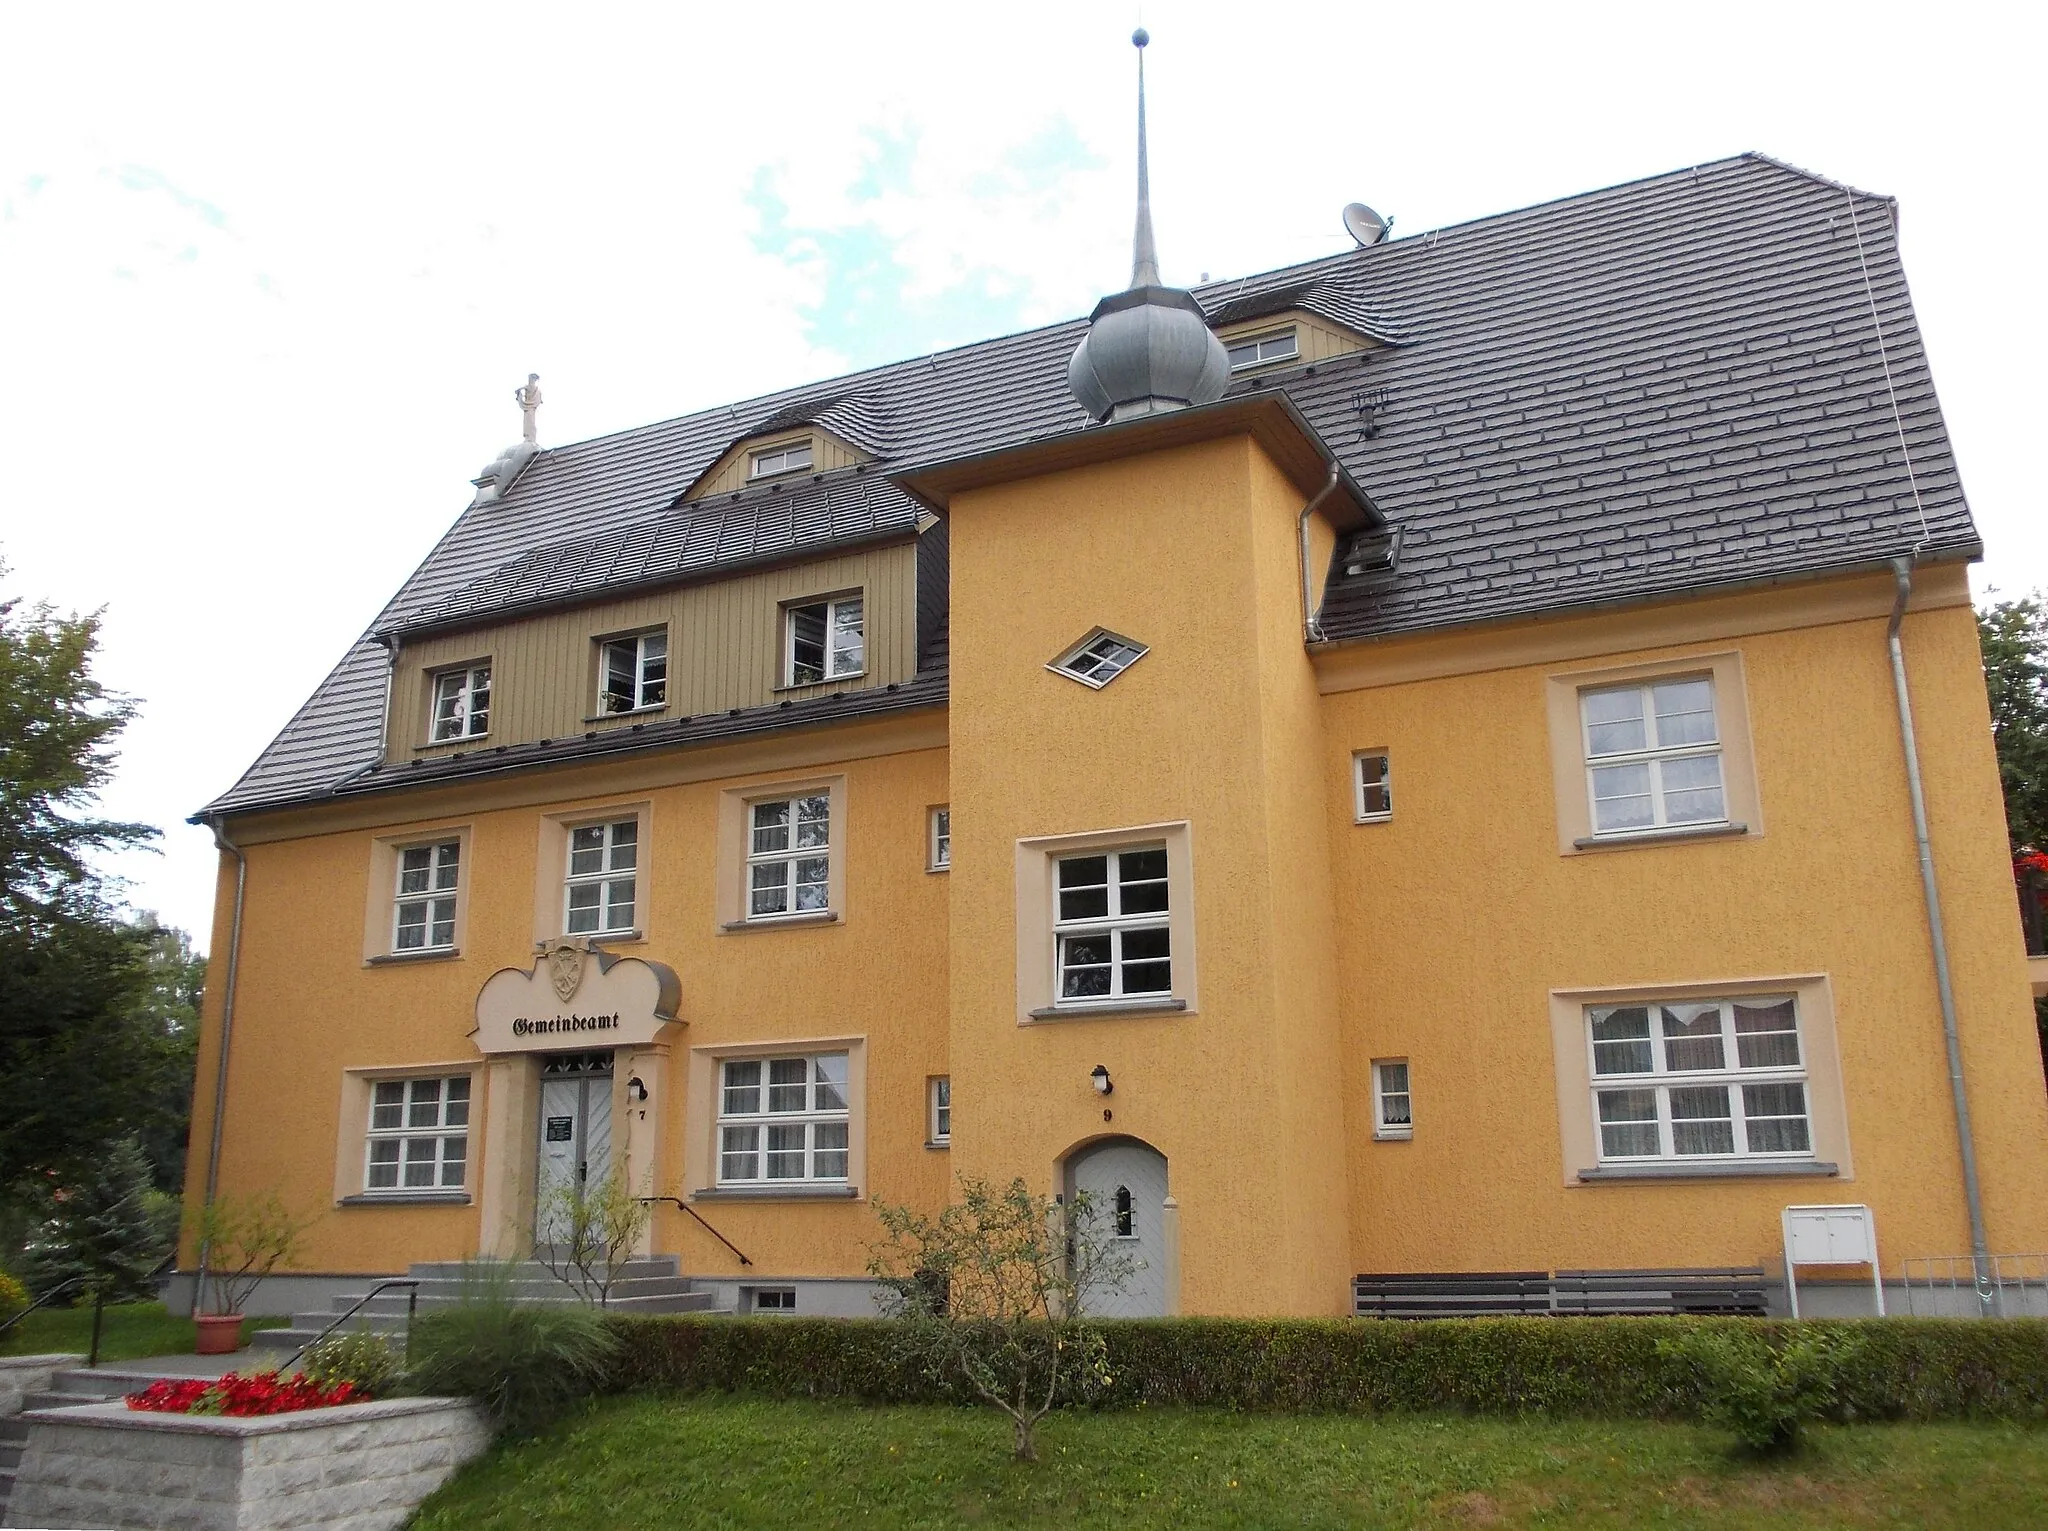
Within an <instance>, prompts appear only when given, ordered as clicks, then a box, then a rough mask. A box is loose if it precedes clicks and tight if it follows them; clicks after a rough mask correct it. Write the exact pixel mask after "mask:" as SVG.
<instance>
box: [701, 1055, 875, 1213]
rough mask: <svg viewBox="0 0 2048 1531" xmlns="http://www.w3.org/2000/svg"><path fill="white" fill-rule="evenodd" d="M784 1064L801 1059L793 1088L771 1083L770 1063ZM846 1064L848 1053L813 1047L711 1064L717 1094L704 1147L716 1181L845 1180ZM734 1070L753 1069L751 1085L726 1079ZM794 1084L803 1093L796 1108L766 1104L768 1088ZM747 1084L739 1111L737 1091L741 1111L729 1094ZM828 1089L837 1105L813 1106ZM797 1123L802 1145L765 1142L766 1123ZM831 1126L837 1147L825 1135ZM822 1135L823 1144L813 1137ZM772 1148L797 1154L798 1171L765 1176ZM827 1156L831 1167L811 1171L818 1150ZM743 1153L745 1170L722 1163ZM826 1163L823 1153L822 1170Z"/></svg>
mask: <svg viewBox="0 0 2048 1531" xmlns="http://www.w3.org/2000/svg"><path fill="white" fill-rule="evenodd" d="M790 1063H801V1064H803V1065H804V1080H803V1083H802V1085H801V1086H798V1085H796V1084H794V1083H789V1082H784V1083H782V1084H776V1083H774V1082H773V1080H774V1076H775V1073H776V1068H775V1065H776V1064H785V1065H787V1064H790ZM834 1064H836V1066H837V1072H838V1078H837V1079H836V1080H835V1079H832V1078H831V1077H830V1074H831V1071H832V1067H833V1065H834ZM852 1068H853V1060H852V1056H851V1054H850V1053H848V1052H847V1051H845V1050H843V1049H835V1050H830V1051H824V1052H815V1053H765V1054H752V1055H748V1056H744V1057H737V1058H721V1059H720V1060H719V1062H718V1073H717V1076H716V1078H715V1079H714V1081H713V1087H714V1088H715V1089H716V1090H717V1092H718V1095H717V1104H718V1127H717V1135H716V1136H715V1138H714V1139H713V1141H712V1147H711V1151H712V1164H713V1169H714V1173H715V1175H716V1184H718V1185H719V1186H722V1187H723V1186H739V1187H758V1186H789V1185H799V1186H801V1185H824V1186H843V1185H845V1184H847V1183H848V1174H849V1171H850V1169H851V1166H852V1163H853V1159H852V1154H853V1111H852V1106H853V1085H852ZM735 1069H754V1070H756V1071H757V1072H756V1074H755V1076H754V1079H753V1081H752V1083H751V1084H749V1083H747V1082H745V1081H735V1080H734V1079H733V1078H732V1071H733V1070H735ZM797 1088H801V1089H802V1090H803V1092H804V1094H803V1106H802V1108H801V1109H795V1110H792V1109H783V1110H775V1109H773V1107H774V1102H775V1094H774V1092H775V1091H776V1090H777V1089H782V1090H785V1091H786V1090H791V1089H797ZM748 1089H751V1090H752V1091H753V1109H751V1110H748V1109H744V1105H745V1102H744V1097H740V1098H739V1104H740V1105H741V1109H737V1110H735V1109H733V1106H734V1104H735V1096H734V1093H733V1092H734V1091H739V1090H748ZM828 1089H836V1091H837V1093H838V1097H839V1104H838V1105H837V1106H832V1105H830V1104H829V1103H828V1104H826V1105H823V1106H821V1105H820V1104H819V1102H820V1101H821V1100H825V1101H828V1102H829V1099H830V1097H829V1096H828V1095H826V1094H825V1091H826V1090H828ZM798 1126H800V1127H802V1128H803V1147H802V1148H801V1149H789V1148H782V1149H774V1148H771V1147H770V1141H771V1140H770V1137H769V1129H770V1128H776V1127H779V1128H785V1129H786V1128H790V1127H798ZM834 1127H836V1128H838V1129H839V1130H838V1133H837V1137H838V1139H839V1141H838V1143H837V1144H836V1145H835V1144H833V1143H832V1142H831V1141H830V1139H831V1137H832V1136H833V1135H834V1134H833V1133H832V1132H831V1129H832V1128H834ZM821 1128H822V1129H824V1131H823V1132H822V1133H821V1131H820V1129H821ZM748 1132H751V1133H752V1137H751V1138H742V1137H739V1136H737V1135H738V1134H742V1133H748ZM821 1137H822V1138H824V1139H825V1141H824V1142H823V1143H821V1142H820V1138H821ZM775 1153H782V1154H785V1155H786V1154H789V1153H800V1154H801V1155H802V1158H803V1173H802V1174H800V1175H771V1174H769V1173H768V1171H769V1168H770V1166H769V1159H770V1156H771V1155H772V1154H775ZM834 1154H836V1155H837V1156H838V1171H837V1173H836V1174H835V1173H825V1174H820V1173H818V1168H819V1163H820V1156H821V1155H824V1156H830V1155H834ZM749 1159H750V1160H751V1161H752V1164H751V1167H752V1170H753V1173H752V1174H744V1173H743V1174H728V1173H727V1171H728V1169H729V1168H732V1167H734V1165H733V1161H734V1160H739V1161H746V1160H749ZM830 1167H831V1166H830V1162H829V1158H828V1159H827V1162H826V1168H827V1169H828V1170H829V1169H830Z"/></svg>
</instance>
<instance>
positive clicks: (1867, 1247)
mask: <svg viewBox="0 0 2048 1531" xmlns="http://www.w3.org/2000/svg"><path fill="white" fill-rule="evenodd" d="M1784 1227H1785V1296H1786V1299H1787V1300H1788V1301H1789V1302H1790V1303H1791V1305H1792V1316H1793V1317H1794V1318H1797V1317H1798V1316H1799V1283H1798V1281H1797V1280H1796V1279H1795V1277H1794V1274H1793V1273H1794V1270H1795V1268H1796V1267H1798V1266H1801V1265H1868V1266H1869V1267H1870V1285H1871V1288H1872V1290H1873V1291H1875V1292H1876V1293H1877V1316H1878V1317H1879V1318H1883V1317H1884V1273H1883V1271H1882V1270H1881V1269H1880V1268H1879V1266H1878V1263H1877V1219H1876V1218H1875V1217H1873V1216H1872V1215H1871V1212H1870V1208H1868V1207H1866V1206H1863V1205H1861V1204H1860V1203H1858V1204H1843V1205H1835V1206H1814V1207H1787V1208H1786V1209H1785V1215H1784Z"/></svg>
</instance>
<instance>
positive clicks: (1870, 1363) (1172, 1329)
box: [609, 1316, 2048, 1420]
mask: <svg viewBox="0 0 2048 1531" xmlns="http://www.w3.org/2000/svg"><path fill="white" fill-rule="evenodd" d="M609 1322H610V1323H611V1324H612V1325H613V1326H614V1327H615V1328H616V1329H617V1330H618V1331H619V1333H620V1335H621V1337H622V1339H623V1340H624V1342H625V1343H624V1344H623V1345H622V1346H621V1347H620V1351H619V1359H618V1361H617V1362H616V1363H615V1366H614V1369H613V1374H612V1376H611V1378H610V1382H609V1386H610V1388H611V1389H612V1390H615V1391H632V1390H638V1389H643V1388H654V1389H667V1390H675V1391H681V1392H751V1393H762V1394H767V1395H770V1396H775V1397H796V1398H851V1399H860V1400H863V1401H867V1402H875V1403H965V1402H970V1401H972V1400H971V1398H970V1395H969V1393H968V1391H967V1389H966V1388H965V1386H964V1385H963V1384H961V1383H960V1382H958V1381H957V1380H953V1379H934V1378H931V1377H927V1376H926V1375H925V1374H924V1373H923V1371H922V1370H921V1369H920V1368H919V1367H918V1366H917V1365H915V1364H914V1363H909V1362H906V1361H904V1360H902V1359H901V1358H900V1357H898V1356H897V1354H896V1353H895V1348H894V1345H893V1344H892V1340H891V1335H890V1326H889V1325H888V1324H887V1323H885V1322H883V1321H881V1320H867V1319H801V1318H759V1319H753V1318H748V1319H736V1318H695V1317H687V1316H683V1317H673V1318H652V1317H649V1318H638V1317H613V1318H611V1319H610V1320H609ZM1728 1324H1734V1325H1739V1326H1741V1328H1742V1329H1743V1331H1744V1332H1746V1333H1751V1334H1763V1335H1768V1336H1771V1337H1774V1338H1782V1337H1783V1336H1785V1335H1787V1334H1789V1333H1790V1332H1791V1331H1792V1329H1793V1327H1794V1326H1792V1325H1790V1324H1787V1323H1780V1322H1774V1321H1766V1320H1755V1319H1711V1318H1703V1319H1680V1318H1671V1319H1660V1318H1551V1319H1545V1318H1507V1319H1451V1320H1445V1321H1440V1322H1418V1323H1406V1322H1402V1323H1391V1322H1377V1321H1372V1320H1343V1319H1339V1320H1316V1319H1283V1320H1271V1321H1269V1320H1259V1319H1207V1318H1184V1319H1164V1320H1153V1321H1149V1322H1106V1323H1103V1324H1102V1325H1101V1326H1100V1328H1101V1330H1102V1333H1103V1335H1104V1337H1105V1339H1106V1340H1107V1342H1108V1347H1109V1370H1110V1374H1111V1377H1112V1378H1113V1381H1112V1383H1111V1385H1110V1388H1109V1390H1108V1392H1107V1393H1106V1394H1104V1395H1103V1396H1101V1397H1098V1398H1097V1399H1096V1400H1094V1403H1095V1404H1096V1406H1098V1407H1118V1406H1128V1405H1133V1404H1152V1405H1172V1404H1201V1405H1208V1406H1212V1407H1222V1408H1233V1409H1252V1410H1267V1411H1279V1412H1329V1411H1340V1412H1342V1411H1350V1412H1379V1411H1395V1410H1451V1411H1458V1412H1465V1413H1474V1414H1516V1413H1538V1412H1540V1413H1550V1414H1573V1415H1589V1416H1596V1417H1597V1416H1606V1417H1624V1418H1650V1417H1659V1416H1686V1415H1690V1414H1693V1413H1694V1412H1695V1411H1696V1410H1697V1408H1698V1405H1699V1399H1698V1396H1697V1385H1696V1383H1695V1382H1694V1380H1693V1377H1692V1375H1691V1373H1690V1371H1689V1369H1688V1368H1687V1367H1685V1366H1684V1365H1682V1364H1681V1363H1677V1362H1674V1361H1671V1360H1668V1359H1666V1358H1664V1357H1660V1356H1659V1355H1658V1354H1657V1341H1658V1340H1659V1339H1663V1338H1668V1337H1670V1336H1672V1335H1674V1334H1676V1333H1679V1332H1681V1331H1683V1330H1686V1329H1689V1328H1700V1327H1706V1326H1713V1325H1728ZM1814 1327H1817V1328H1819V1327H1827V1328H1838V1329H1842V1330H1844V1331H1848V1332H1851V1333H1853V1334H1854V1335H1855V1336H1856V1338H1857V1339H1858V1340H1859V1341H1860V1345H1859V1347H1858V1351H1857V1358H1856V1361H1855V1363H1854V1365H1853V1366H1852V1368H1851V1369H1850V1371H1849V1372H1848V1373H1847V1374H1846V1375H1845V1376H1844V1377H1843V1379H1842V1387H1841V1390H1840V1411H1841V1413H1842V1414H1843V1415H1844V1416H1845V1417H1848V1418H1858V1419H1915V1420H1926V1419H1960V1418H1995V1419H2041V1418H2048V1322H2043V1321H2038V1320H2028V1319H2016V1320H2009V1321H2004V1322H1997V1321H1985V1320H1974V1319H1970V1320H1966V1319H1888V1320H1884V1321H1842V1322H1837V1323H1833V1324H1827V1323H1822V1324H1816V1325H1814Z"/></svg>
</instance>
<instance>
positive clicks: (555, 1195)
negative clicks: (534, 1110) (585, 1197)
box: [533, 1074, 612, 1244]
mask: <svg viewBox="0 0 2048 1531" xmlns="http://www.w3.org/2000/svg"><path fill="white" fill-rule="evenodd" d="M611 1162H612V1080H611V1076H610V1075H609V1074H596V1075H580V1076H576V1077H572V1078H566V1079H550V1078H543V1079H542V1080H541V1083H540V1165H539V1173H538V1175H537V1176H536V1181H535V1188H534V1191H535V1194H534V1208H535V1212H534V1229H533V1232H534V1238H535V1240H536V1241H537V1242H539V1243H542V1244H552V1243H556V1242H558V1240H559V1237H560V1235H561V1232H562V1230H560V1229H559V1228H558V1227H557V1226H556V1225H557V1223H558V1221H559V1219H560V1213H561V1207H560V1197H561V1194H562V1192H563V1190H564V1188H566V1187H581V1188H587V1187H590V1186H592V1185H595V1184H597V1183H598V1182H599V1181H601V1180H603V1179H604V1177H605V1176H606V1175H607V1174H608V1173H610V1171H611Z"/></svg>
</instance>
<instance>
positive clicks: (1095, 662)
mask: <svg viewBox="0 0 2048 1531" xmlns="http://www.w3.org/2000/svg"><path fill="white" fill-rule="evenodd" d="M1148 652H1150V651H1149V650H1148V649H1147V648H1146V647H1145V645H1144V644H1142V643H1140V642H1138V641H1137V639H1135V638H1126V637H1124V636H1123V634H1121V633H1113V632H1111V631H1110V630H1109V629H1108V628H1106V627H1098V628H1096V629H1095V631H1093V632H1092V633H1090V634H1088V636H1087V637H1085V638H1083V639H1082V640H1081V641H1080V642H1079V643H1077V644H1075V645H1074V646H1073V647H1072V648H1070V649H1068V650H1067V651H1066V652H1065V653H1064V654H1062V655H1060V657H1059V658H1057V659H1055V660H1054V661H1053V662H1052V663H1051V664H1049V665H1047V666H1046V668H1047V669H1048V670H1053V671H1057V672H1058V673H1059V674H1061V675H1064V676H1066V677H1067V678H1068V679H1069V680H1077V681H1079V682H1080V683H1081V684H1082V685H1084V686H1088V687H1091V688H1093V689H1094V690H1097V691H1100V690H1101V689H1102V688H1103V687H1104V686H1106V685H1108V684H1109V683H1110V682H1111V681H1113V680H1115V679H1116V678H1117V677H1118V676H1119V675H1121V674H1123V673H1124V671H1126V670H1128V669H1129V668H1130V667H1131V666H1132V665H1134V664H1136V663H1137V662H1138V661H1139V660H1141V659H1143V658H1144V657H1145V655H1146V654H1147V653H1148Z"/></svg>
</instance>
